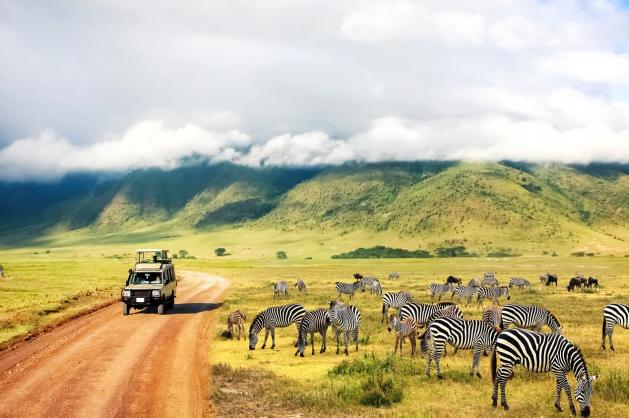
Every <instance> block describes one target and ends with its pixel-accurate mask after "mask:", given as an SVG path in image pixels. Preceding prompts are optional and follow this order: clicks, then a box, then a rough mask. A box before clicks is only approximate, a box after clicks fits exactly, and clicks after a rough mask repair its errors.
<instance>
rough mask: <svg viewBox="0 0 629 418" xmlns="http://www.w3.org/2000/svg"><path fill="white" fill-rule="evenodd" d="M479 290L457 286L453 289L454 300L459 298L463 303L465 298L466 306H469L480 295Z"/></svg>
mask: <svg viewBox="0 0 629 418" xmlns="http://www.w3.org/2000/svg"><path fill="white" fill-rule="evenodd" d="M477 289H478V288H477V287H473V286H456V287H455V288H453V289H452V299H454V297H455V296H458V299H457V300H458V302H459V303H461V298H462V297H463V298H465V300H466V303H465V306H469V304H470V303H471V302H472V298H473V297H474V295H476V294H477V293H478V290H477Z"/></svg>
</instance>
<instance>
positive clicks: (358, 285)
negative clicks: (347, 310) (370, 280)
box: [336, 280, 365, 300]
mask: <svg viewBox="0 0 629 418" xmlns="http://www.w3.org/2000/svg"><path fill="white" fill-rule="evenodd" d="M359 289H360V290H362V291H363V292H364V291H365V283H363V282H362V281H361V280H359V281H357V282H354V283H340V282H336V292H337V293H338V297H339V299H340V298H341V295H343V294H345V295H349V300H352V296H354V293H355V292H356V291H357V290H359Z"/></svg>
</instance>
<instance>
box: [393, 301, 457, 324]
mask: <svg viewBox="0 0 629 418" xmlns="http://www.w3.org/2000/svg"><path fill="white" fill-rule="evenodd" d="M452 305H454V303H452V302H439V303H437V304H436V305H433V304H430V303H414V302H409V303H407V304H406V305H404V306H402V307H401V308H400V319H401V320H402V321H403V320H404V319H406V318H409V317H410V318H413V319H414V320H415V322H416V323H417V326H418V327H423V326H425V325H426V324H428V322H429V320H430V317H431V316H433V315H434V313H435V312H437V311H440V310H442V309H444V308H446V307H448V306H452ZM461 318H463V315H461Z"/></svg>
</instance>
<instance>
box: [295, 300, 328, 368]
mask: <svg viewBox="0 0 629 418" xmlns="http://www.w3.org/2000/svg"><path fill="white" fill-rule="evenodd" d="M330 322H331V321H330V315H328V311H327V310H326V309H321V308H319V309H315V310H314V311H310V312H307V313H306V315H304V319H303V320H302V321H301V324H300V325H299V335H298V336H297V351H296V352H295V355H297V354H299V355H300V356H301V357H303V356H304V350H305V348H306V345H308V334H310V338H311V343H312V355H313V356H314V353H315V352H314V335H315V333H316V332H318V333H319V334H320V335H321V350H320V351H319V353H324V352H325V350H326V334H327V332H328V326H329V325H330Z"/></svg>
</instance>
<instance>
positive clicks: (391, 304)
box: [380, 290, 413, 322]
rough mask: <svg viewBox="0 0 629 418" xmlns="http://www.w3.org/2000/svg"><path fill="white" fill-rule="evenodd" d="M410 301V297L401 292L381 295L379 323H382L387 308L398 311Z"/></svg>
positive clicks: (387, 310)
mask: <svg viewBox="0 0 629 418" xmlns="http://www.w3.org/2000/svg"><path fill="white" fill-rule="evenodd" d="M412 301H413V299H412V298H411V295H409V294H408V293H407V292H405V291H403V290H401V291H399V292H386V293H384V294H383V295H382V320H381V321H380V322H384V318H386V316H387V313H388V312H389V308H394V309H397V310H399V309H400V308H401V307H402V306H404V305H406V304H407V303H409V302H412Z"/></svg>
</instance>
